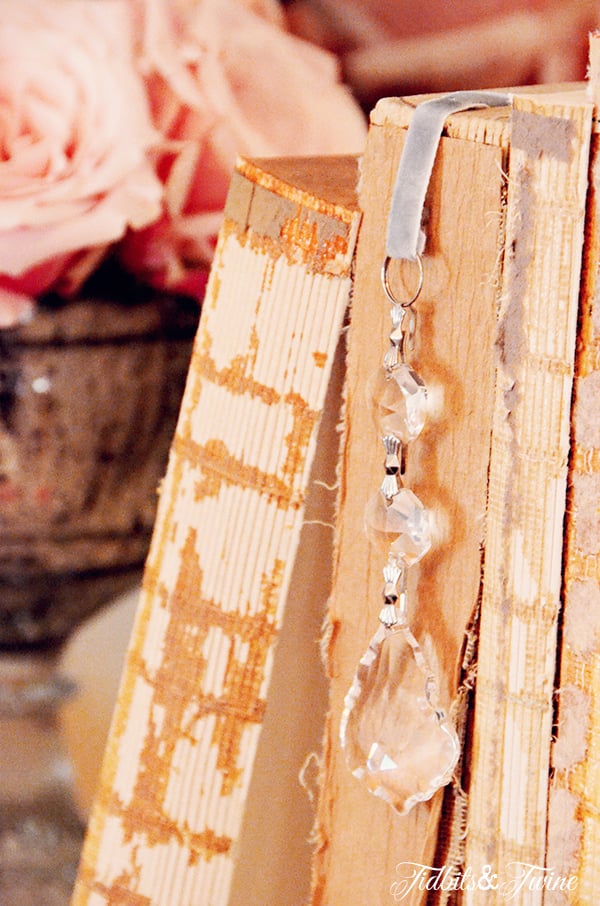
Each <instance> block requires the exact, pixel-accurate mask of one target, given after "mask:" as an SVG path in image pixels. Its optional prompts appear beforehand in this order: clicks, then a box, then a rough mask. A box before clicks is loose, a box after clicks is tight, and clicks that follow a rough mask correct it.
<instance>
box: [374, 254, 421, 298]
mask: <svg viewBox="0 0 600 906" xmlns="http://www.w3.org/2000/svg"><path fill="white" fill-rule="evenodd" d="M392 260H393V259H392V258H391V257H390V256H389V255H386V256H385V258H384V259H383V264H382V266H381V283H382V286H383V290H384V292H385V294H386V296H387V298H388V299H389V301H390V302H391V303H392V305H400V306H401V307H402V308H404V309H407V308H410V307H411V306H412V305H414V304H415V302H416V301H417V299H418V298H419V296H420V295H421V290H422V289H423V277H424V274H423V259H422V258H421V256H420V255H419V254H417V256H416V258H414V259H410V260H412V261H414V262H415V263H416V265H417V267H418V282H417V288H416V290H415V292H414V295H413V296H412V297H411V298H409V299H404V300H402V299H399V298H398V297H397V296H396V294H395V293H394V291H393V289H392V287H391V284H390V264H391V262H392Z"/></svg>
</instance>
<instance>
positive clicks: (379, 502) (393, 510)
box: [365, 488, 431, 566]
mask: <svg viewBox="0 0 600 906" xmlns="http://www.w3.org/2000/svg"><path fill="white" fill-rule="evenodd" d="M365 528H366V531H367V536H368V538H369V540H370V541H371V542H372V543H373V544H374V545H375V546H376V547H377V548H378V549H379V550H380V551H381V553H382V554H383V555H384V556H386V557H387V556H388V554H390V553H391V555H392V558H397V559H398V560H400V561H401V562H402V563H405V564H406V565H407V566H411V565H412V564H413V563H417V561H418V560H420V559H421V557H423V556H424V555H425V554H426V553H427V551H428V550H429V548H430V547H431V532H430V529H429V518H428V514H427V510H426V509H425V507H424V506H423V504H422V503H421V501H420V500H419V498H418V497H417V496H416V494H413V492H412V491H410V490H409V489H408V488H400V490H399V491H398V493H397V494H395V495H394V496H393V497H392V498H391V500H388V499H387V498H386V497H385V494H383V493H382V492H381V491H378V492H377V493H376V494H375V495H374V496H373V497H371V499H370V500H369V502H368V503H367V506H366V510H365Z"/></svg>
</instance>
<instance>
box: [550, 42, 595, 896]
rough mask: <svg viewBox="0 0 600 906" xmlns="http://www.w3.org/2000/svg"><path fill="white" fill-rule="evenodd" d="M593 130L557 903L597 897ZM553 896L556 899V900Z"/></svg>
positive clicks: (556, 778)
mask: <svg viewBox="0 0 600 906" xmlns="http://www.w3.org/2000/svg"><path fill="white" fill-rule="evenodd" d="M590 89H591V94H592V97H593V99H594V102H595V106H596V109H598V104H599V102H600V37H598V35H592V36H591V38H590ZM599 180H600V137H599V135H598V132H597V126H596V129H595V131H594V133H593V135H592V164H591V168H590V188H589V194H590V197H589V203H588V212H589V213H588V226H587V231H586V233H587V244H586V254H585V259H584V274H583V280H582V300H581V312H580V322H579V333H578V349H577V358H576V374H575V382H574V405H573V412H572V429H571V436H572V447H571V457H570V467H569V496H568V507H567V521H566V527H565V566H564V581H563V617H562V633H561V650H560V665H559V672H558V678H559V684H558V694H557V722H556V724H557V725H556V734H555V739H554V742H553V746H552V782H551V786H550V799H549V807H548V865H549V866H550V867H551V868H552V870H553V872H554V874H555V875H556V876H557V877H560V878H564V879H566V880H565V882H564V883H563V885H562V888H561V889H560V891H559V894H557V899H556V902H557V903H558V902H560V903H565V904H566V903H572V904H576V903H593V902H595V901H596V900H597V899H598V897H599V895H600V880H599V877H598V844H597V841H598V836H599V834H600V773H599V771H598V765H599V763H600V761H599V746H600V529H599V525H600V521H599V515H598V500H599V498H600V428H599V425H600V422H599V420H598V413H599V412H600V300H599V298H598V289H599V286H600V221H599V213H600V208H599V204H600V199H599V197H598V185H599ZM559 897H560V898H559Z"/></svg>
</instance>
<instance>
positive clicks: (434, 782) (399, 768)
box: [340, 625, 460, 815]
mask: <svg viewBox="0 0 600 906" xmlns="http://www.w3.org/2000/svg"><path fill="white" fill-rule="evenodd" d="M436 690H437V683H436V679H435V676H434V675H433V673H432V671H431V670H430V668H429V666H428V665H427V663H426V660H425V657H424V655H423V652H422V650H421V648H420V647H419V644H418V642H417V640H416V639H415V637H414V635H413V634H412V632H411V630H410V628H409V627H408V625H402V626H396V627H392V628H387V627H385V626H383V625H381V626H380V627H379V629H378V630H377V632H376V633H375V635H374V636H373V638H372V639H371V642H370V644H369V647H368V649H367V651H366V652H365V654H364V655H363V657H362V658H361V660H360V662H359V665H358V669H357V672H356V675H355V677H354V681H353V683H352V686H351V687H350V689H349V691H348V693H347V695H346V698H345V700H344V711H343V715H342V722H341V726H340V741H341V744H342V748H343V749H344V752H345V755H346V760H347V762H348V765H349V767H350V770H351V771H352V773H353V774H354V776H355V777H357V778H359V779H360V780H362V781H363V782H364V783H365V784H366V786H367V788H368V789H369V791H370V792H371V793H373V795H375V796H378V797H379V798H380V799H384V800H385V801H386V802H388V803H389V804H390V805H391V806H392V807H393V808H394V809H395V810H396V811H397V812H399V813H400V814H401V815H403V814H406V813H407V812H408V811H409V810H410V809H411V808H412V807H413V806H414V805H415V804H416V803H417V802H422V801H424V800H426V799H430V798H431V797H432V796H433V794H434V793H435V792H436V790H438V789H439V788H440V787H442V786H444V785H445V784H446V783H448V781H449V780H450V779H451V776H452V772H453V770H454V768H455V767H456V763H457V761H458V756H459V751H460V747H459V741H458V736H457V734H456V730H455V729H454V727H453V725H452V724H451V723H450V721H449V720H448V719H447V717H446V716H445V714H444V713H443V711H441V710H440V709H439V707H438V704H437V702H436V694H437V693H436Z"/></svg>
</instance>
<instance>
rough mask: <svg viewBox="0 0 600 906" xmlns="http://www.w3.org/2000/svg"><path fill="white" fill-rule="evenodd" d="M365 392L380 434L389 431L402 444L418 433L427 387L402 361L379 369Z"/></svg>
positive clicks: (421, 421) (424, 413) (423, 411)
mask: <svg viewBox="0 0 600 906" xmlns="http://www.w3.org/2000/svg"><path fill="white" fill-rule="evenodd" d="M367 394H368V397H369V402H370V404H371V406H372V407H373V418H374V420H375V424H376V426H377V428H378V430H379V431H380V432H381V435H382V436H385V435H386V434H391V435H393V436H394V437H397V438H398V440H400V441H401V442H402V443H403V444H405V443H408V442H409V441H411V440H414V439H415V438H416V437H418V436H419V434H420V433H421V431H422V429H423V425H424V424H425V417H426V414H427V389H426V387H425V385H424V383H423V381H422V380H421V378H420V377H419V375H418V374H416V373H415V372H414V371H413V370H412V368H409V366H408V365H407V364H406V363H405V362H400V363H398V364H397V365H394V366H393V367H392V368H385V367H381V368H379V369H378V371H376V372H375V374H374V375H373V377H372V378H371V380H370V381H369V383H368V385H367Z"/></svg>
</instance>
